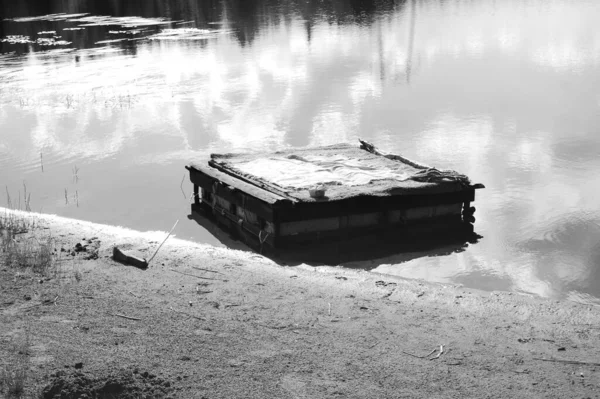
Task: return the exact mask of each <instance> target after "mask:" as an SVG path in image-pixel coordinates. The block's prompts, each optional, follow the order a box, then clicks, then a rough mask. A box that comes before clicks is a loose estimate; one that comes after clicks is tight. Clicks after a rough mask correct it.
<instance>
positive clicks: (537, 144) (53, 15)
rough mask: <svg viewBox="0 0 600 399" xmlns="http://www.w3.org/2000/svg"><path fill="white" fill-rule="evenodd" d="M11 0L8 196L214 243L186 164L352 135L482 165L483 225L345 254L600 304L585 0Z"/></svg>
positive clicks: (593, 55) (1, 31)
mask: <svg viewBox="0 0 600 399" xmlns="http://www.w3.org/2000/svg"><path fill="white" fill-rule="evenodd" d="M6 3H8V2H3V3H1V5H0V19H2V21H1V22H0V40H2V42H0V183H1V185H2V186H6V188H4V187H2V188H3V189H5V190H7V191H8V193H9V195H10V199H11V202H12V205H13V206H16V204H18V202H19V197H21V199H20V201H21V204H23V203H24V200H23V198H22V197H23V195H24V194H23V191H24V185H25V186H26V188H27V191H28V193H31V203H30V204H31V208H32V209H33V210H35V211H39V210H42V211H43V212H48V213H57V214H60V215H65V216H69V217H75V218H81V219H86V220H90V221H94V222H101V223H110V224H116V225H123V226H127V227H131V228H135V229H141V230H168V229H169V228H170V227H171V226H172V225H173V223H174V221H175V220H177V219H181V222H180V223H179V225H178V227H177V235H178V236H179V237H181V238H191V239H195V240H198V241H202V242H208V243H211V244H215V245H221V244H220V241H219V240H218V239H217V238H216V237H215V236H213V235H212V234H211V233H209V232H208V231H206V230H204V229H203V228H201V227H200V226H198V225H197V224H196V223H194V222H191V221H189V220H187V218H186V216H187V214H188V213H189V206H188V204H189V202H190V201H189V196H190V194H191V186H190V184H189V183H188V181H187V180H186V181H185V182H184V184H183V186H182V185H181V182H182V178H183V177H184V168H183V166H184V165H185V164H186V163H187V162H188V161H189V160H192V159H198V158H201V157H204V156H206V155H207V154H209V153H210V152H224V151H248V150H250V151H251V150H276V149H281V148H286V147H302V146H307V145H322V144H331V143H337V142H355V141H356V139H357V138H358V137H361V138H364V139H367V140H369V141H373V142H374V143H375V144H376V145H378V146H380V147H382V148H384V149H386V150H388V151H393V152H396V153H401V154H404V155H405V156H408V157H409V158H414V159H417V160H419V161H422V162H424V163H428V164H431V165H434V166H438V167H442V168H451V169H456V170H458V171H460V172H462V173H466V174H468V175H469V176H470V177H471V178H472V180H473V181H475V182H482V183H484V184H485V185H486V187H487V188H486V189H485V190H481V191H478V193H477V201H476V206H477V208H478V210H477V212H476V217H477V222H476V231H477V233H479V234H480V235H482V236H483V238H482V239H481V240H480V241H479V242H478V243H477V244H475V245H470V246H469V247H468V248H467V249H466V250H465V251H463V252H459V253H451V254H448V255H445V256H427V255H428V254H412V255H411V254H408V255H407V254H402V255H397V256H392V257H388V258H384V259H378V260H376V261H373V262H370V263H369V262H367V263H369V264H367V265H364V264H363V265H348V266H365V267H370V268H375V270H376V271H380V272H384V273H390V274H395V275H400V276H406V277H415V278H423V279H427V280H431V281H441V282H452V283H459V284H464V285H465V286H468V287H476V288H483V289H500V290H512V291H522V292H529V293H534V294H538V295H541V296H545V297H553V298H569V299H572V300H577V301H586V302H596V303H598V302H599V301H600V300H599V298H600V208H599V204H600V199H599V192H600V173H598V170H599V169H600V132H599V130H600V72H599V71H600V25H599V24H598V21H600V3H598V2H597V1H596V0H588V1H586V0H574V1H573V0H528V1H522V0H481V1H462V0H454V1H441V0H413V1H410V0H408V1H391V0H390V1H373V2H368V1H361V2H356V1H350V0H338V1H335V0H332V1H329V2H321V1H313V0H309V1H285V0H280V1H276V0H258V1H253V2H248V1H242V0H239V1H238V0H229V1H217V0H215V1H204V2H202V1H191V0H187V1H186V0H179V1H178V0H170V1H166V0H155V1H134V2H131V1H127V2H126V1H112V2H92V1H70V2H63V1H45V2H36V1H32V0H29V1H20V2H12V3H15V4H10V5H9V4H6ZM42 164H43V171H42ZM7 201H8V198H6V199H4V198H3V199H2V200H1V201H0V203H1V204H2V205H5V204H6V202H7ZM21 206H23V205H21ZM406 259H411V260H409V261H406Z"/></svg>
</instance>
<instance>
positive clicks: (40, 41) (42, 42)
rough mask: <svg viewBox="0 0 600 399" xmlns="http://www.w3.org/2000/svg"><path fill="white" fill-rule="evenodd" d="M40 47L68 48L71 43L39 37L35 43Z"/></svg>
mask: <svg viewBox="0 0 600 399" xmlns="http://www.w3.org/2000/svg"><path fill="white" fill-rule="evenodd" d="M35 43H36V44H39V45H40V46H68V45H69V44H71V42H68V41H66V40H56V39H55V38H53V37H40V38H38V39H37V40H36V41H35Z"/></svg>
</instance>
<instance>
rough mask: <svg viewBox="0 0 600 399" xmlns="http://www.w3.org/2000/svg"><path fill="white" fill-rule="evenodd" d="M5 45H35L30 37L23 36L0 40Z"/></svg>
mask: <svg viewBox="0 0 600 399" xmlns="http://www.w3.org/2000/svg"><path fill="white" fill-rule="evenodd" d="M0 41H1V42H3V43H9V44H29V43H33V42H32V41H31V39H30V38H29V36H23V35H8V36H6V37H5V38H4V39H2V40H0Z"/></svg>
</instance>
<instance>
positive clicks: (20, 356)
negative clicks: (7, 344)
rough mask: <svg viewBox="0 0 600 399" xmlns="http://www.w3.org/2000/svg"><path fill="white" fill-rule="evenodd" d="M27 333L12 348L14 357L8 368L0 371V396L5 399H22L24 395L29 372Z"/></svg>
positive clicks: (28, 341)
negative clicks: (2, 395)
mask: <svg viewBox="0 0 600 399" xmlns="http://www.w3.org/2000/svg"><path fill="white" fill-rule="evenodd" d="M29 347H30V339H29V331H26V333H25V340H24V341H23V342H22V343H20V344H19V345H17V346H15V347H14V352H15V353H16V357H15V358H13V360H12V363H10V365H9V366H5V367H3V368H2V369H0V394H4V396H5V397H6V398H22V397H23V396H24V395H25V385H26V383H27V378H28V370H29Z"/></svg>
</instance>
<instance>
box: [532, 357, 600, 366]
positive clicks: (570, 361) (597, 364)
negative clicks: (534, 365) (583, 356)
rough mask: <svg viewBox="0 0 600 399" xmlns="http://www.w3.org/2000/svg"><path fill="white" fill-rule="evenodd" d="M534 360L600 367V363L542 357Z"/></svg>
mask: <svg viewBox="0 0 600 399" xmlns="http://www.w3.org/2000/svg"><path fill="white" fill-rule="evenodd" d="M533 360H541V361H543V362H556V363H566V364H581V365H587V366H600V363H596V362H581V361H579V360H567V359H554V358H551V359H543V358H541V357H534V358H533Z"/></svg>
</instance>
